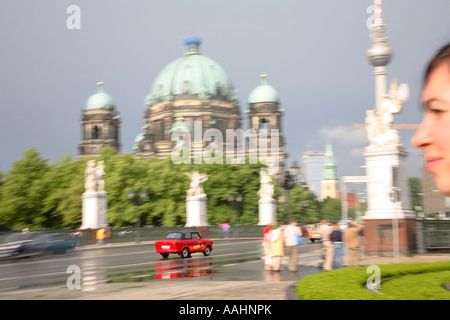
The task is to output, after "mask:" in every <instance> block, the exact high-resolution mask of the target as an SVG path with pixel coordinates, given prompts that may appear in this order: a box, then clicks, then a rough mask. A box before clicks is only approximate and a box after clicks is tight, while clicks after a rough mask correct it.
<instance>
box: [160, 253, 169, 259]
mask: <svg viewBox="0 0 450 320" xmlns="http://www.w3.org/2000/svg"><path fill="white" fill-rule="evenodd" d="M161 256H162V257H163V258H164V259H167V258H168V257H169V254H168V253H161Z"/></svg>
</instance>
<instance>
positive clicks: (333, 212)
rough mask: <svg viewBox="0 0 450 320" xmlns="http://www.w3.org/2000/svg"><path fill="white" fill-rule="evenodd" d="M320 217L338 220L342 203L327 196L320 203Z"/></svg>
mask: <svg viewBox="0 0 450 320" xmlns="http://www.w3.org/2000/svg"><path fill="white" fill-rule="evenodd" d="M320 213H321V219H324V220H328V221H335V222H337V221H339V220H340V219H341V214H342V205H341V201H340V200H339V199H334V198H330V197H327V198H326V199H325V200H323V202H322V204H321V209H320Z"/></svg>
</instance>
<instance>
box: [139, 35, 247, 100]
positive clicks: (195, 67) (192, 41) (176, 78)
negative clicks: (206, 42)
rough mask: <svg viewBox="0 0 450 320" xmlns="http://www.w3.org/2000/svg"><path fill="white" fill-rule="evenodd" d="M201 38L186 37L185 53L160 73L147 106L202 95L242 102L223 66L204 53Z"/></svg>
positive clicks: (148, 97) (148, 98)
mask: <svg viewBox="0 0 450 320" xmlns="http://www.w3.org/2000/svg"><path fill="white" fill-rule="evenodd" d="M200 43H201V41H200V39H198V38H188V39H186V40H185V48H186V49H185V54H184V56H182V57H180V58H178V59H175V60H174V61H172V62H171V63H169V64H168V65H167V66H165V67H164V68H163V69H162V70H161V72H160V73H159V74H158V75H157V76H156V78H155V81H154V82H153V85H152V87H151V90H150V94H149V95H148V96H147V97H146V98H145V105H146V106H149V105H153V104H155V103H157V102H161V101H173V100H176V99H189V98H198V99H203V100H208V99H219V100H224V101H229V102H236V103H238V100H237V96H236V92H235V90H234V88H233V86H232V84H231V81H230V79H229V78H228V75H227V74H226V72H225V71H224V70H223V69H222V67H221V66H220V65H219V64H218V63H217V62H215V61H214V60H212V59H210V58H208V57H205V56H203V55H202V54H201V53H200Z"/></svg>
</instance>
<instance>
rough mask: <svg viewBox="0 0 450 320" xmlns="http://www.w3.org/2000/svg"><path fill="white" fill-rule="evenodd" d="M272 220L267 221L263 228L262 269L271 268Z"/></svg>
mask: <svg viewBox="0 0 450 320" xmlns="http://www.w3.org/2000/svg"><path fill="white" fill-rule="evenodd" d="M272 225H273V222H269V224H267V225H266V226H265V227H264V229H263V240H262V246H263V252H264V270H272V256H271V254H270V230H271V226H272Z"/></svg>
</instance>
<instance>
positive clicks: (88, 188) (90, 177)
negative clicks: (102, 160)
mask: <svg viewBox="0 0 450 320" xmlns="http://www.w3.org/2000/svg"><path fill="white" fill-rule="evenodd" d="M84 188H85V192H95V191H96V189H97V184H96V181H95V160H89V161H88V162H87V168H86V170H85V171H84Z"/></svg>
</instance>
